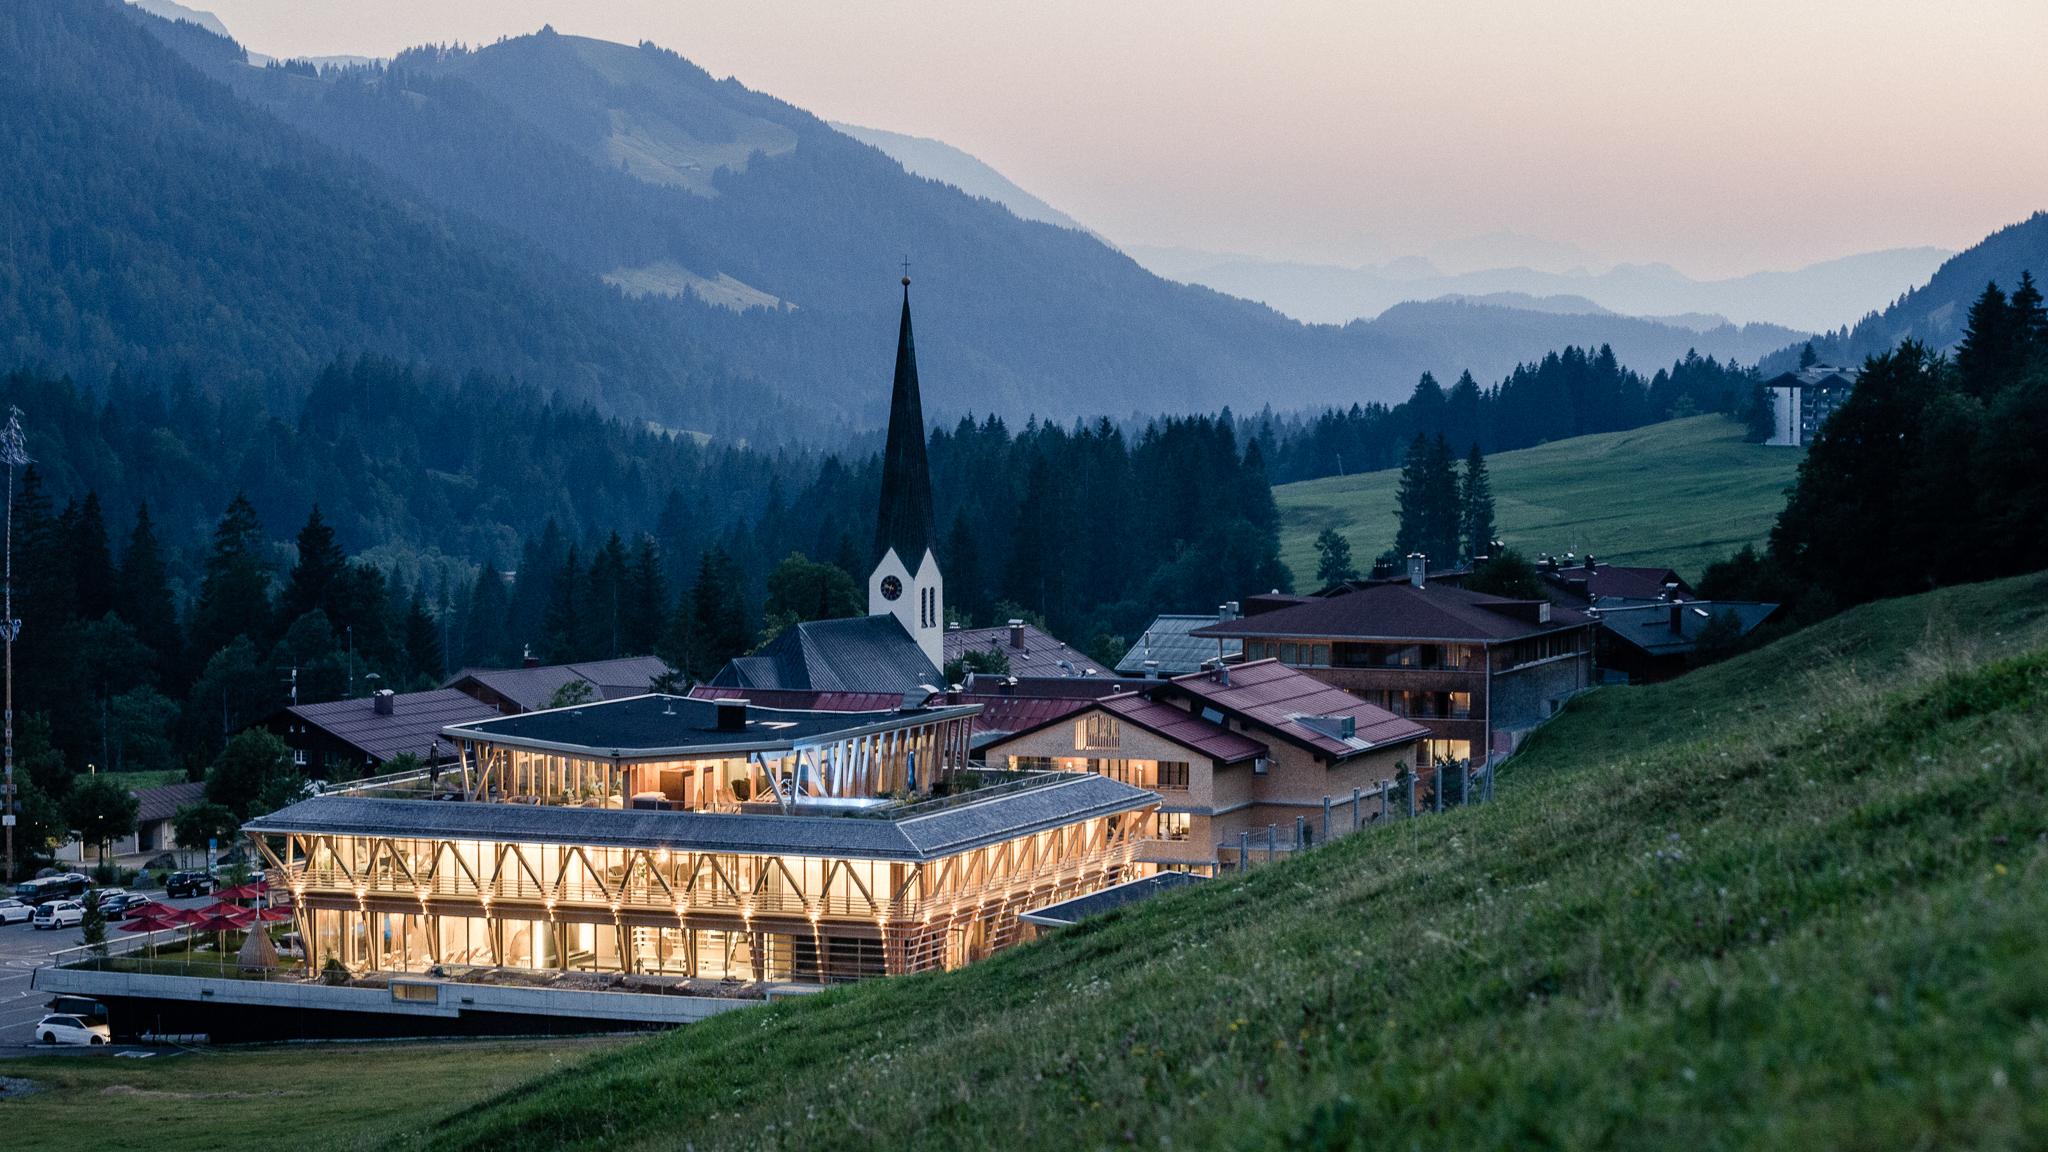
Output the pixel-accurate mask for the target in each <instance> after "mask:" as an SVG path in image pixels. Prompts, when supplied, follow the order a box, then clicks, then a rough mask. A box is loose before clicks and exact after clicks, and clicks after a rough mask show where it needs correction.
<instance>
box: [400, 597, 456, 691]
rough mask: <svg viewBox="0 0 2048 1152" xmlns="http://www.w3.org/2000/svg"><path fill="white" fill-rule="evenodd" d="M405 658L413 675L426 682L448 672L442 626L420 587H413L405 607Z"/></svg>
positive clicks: (437, 678) (438, 678)
mask: <svg viewBox="0 0 2048 1152" xmlns="http://www.w3.org/2000/svg"><path fill="white" fill-rule="evenodd" d="M405 662H406V665H407V668H408V670H409V671H410V672H411V673H412V675H413V678H414V679H416V680H422V681H425V682H427V683H438V682H439V681H440V679H441V677H443V676H445V675H447V674H448V669H447V667H446V665H445V662H444V661H443V660H442V654H441V626H440V624H439V622H437V621H436V620H435V619H434V615H433V613H431V612H429V611H427V605H426V600H425V597H424V596H423V595H422V592H421V590H420V589H419V588H418V587H415V588H414V589H413V593H412V600H411V602H410V603H408V604H407V605H406V608H405Z"/></svg>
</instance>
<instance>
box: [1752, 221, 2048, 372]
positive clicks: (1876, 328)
mask: <svg viewBox="0 0 2048 1152" xmlns="http://www.w3.org/2000/svg"><path fill="white" fill-rule="evenodd" d="M2022 272H2032V273H2033V274H2034V278H2035V279H2036V280H2048V212H2036V213H2034V214H2033V215H2032V216H2030V217H2028V218H2027V219H2025V220H2022V221H2021V222H2019V223H2017V224H2010V225H2007V226H2006V227H2004V228H2001V229H1999V230H1998V231H1996V232H1993V233H1992V234H1991V235H1989V236H1986V237H1985V238H1984V239H1982V240H1980V241H1978V242H1977V243H1975V244H1972V245H1971V246H1970V247H1968V248H1966V249H1964V250H1963V251H1961V252H1958V253H1956V254H1955V255H1954V256H1951V257H1950V258H1949V259H1947V260H1945V261H1943V262H1942V265H1941V267H1940V268H1938V269H1936V270H1935V273H1934V275H1933V277H1932V278H1931V279H1929V280H1928V281H1927V283H1926V284H1924V285H1921V286H1920V287H1918V288H1914V289H1912V290H1910V291H1908V292H1907V293H1905V294H1904V295H1903V296H1901V297H1899V298H1898V299H1897V300H1895V301H1893V302H1892V303H1891V305H1890V306H1889V307H1886V308H1885V309H1884V310H1883V311H1882V312H1871V313H1870V314H1868V315H1866V316H1864V317H1863V319H1862V320H1860V321H1858V322H1857V323H1856V325H1855V326H1854V327H1853V328H1849V329H1848V330H1847V331H1846V332H1842V331H1836V332H1832V333H1829V334H1827V335H1825V336H1823V337H1821V338H1818V339H1816V340H1814V342H1813V346H1814V351H1816V352H1818V353H1819V354H1820V357H1821V359H1822V360H1824V361H1826V362H1828V363H1831V364H1855V363H1859V362H1861V361H1862V360H1863V358H1864V357H1866V356H1870V355H1873V354H1875V353H1879V352H1883V351H1886V350H1888V349H1890V348H1891V347H1892V346H1893V345H1895V344H1897V343H1898V342H1899V341H1901V340H1905V339H1909V338H1910V339H1913V340H1918V341H1920V342H1921V343H1923V344H1926V345H1928V346H1930V347H1932V348H1933V349H1935V350H1936V351H1947V350H1949V349H1951V348H1953V347H1954V345H1955V343H1956V341H1958V340H1960V339H1962V336H1963V328H1964V326H1965V323H1966V322H1967V321H1968V319H1969V315H1970V304H1971V302H1972V301H1974V300H1976V298H1977V297H1978V296H1979V295H1980V294H1982V293H1983V291H1984V286H1985V285H1986V284H1990V283H1994V282H1996V283H1997V284H1998V285H1999V286H2000V287H2002V288H2004V289H2005V290H2006V291H2008V292H2010V291H2012V289H2013V287H2014V285H2016V284H2018V283H2019V279H2020V273H2022ZM1845 315H1846V314H1845ZM1822 327H1823V328H1825V327H1826V326H1825V325H1823V326H1822ZM1798 355H1799V349H1798V348H1797V347H1792V348H1787V349H1785V350H1783V351H1782V352H1780V353H1779V354H1777V355H1775V356H1772V357H1770V358H1768V359H1767V360H1766V361H1765V362H1764V367H1765V368H1766V370H1769V371H1778V370H1781V369H1785V368H1790V367H1792V366H1793V365H1794V364H1796V363H1797V362H1798Z"/></svg>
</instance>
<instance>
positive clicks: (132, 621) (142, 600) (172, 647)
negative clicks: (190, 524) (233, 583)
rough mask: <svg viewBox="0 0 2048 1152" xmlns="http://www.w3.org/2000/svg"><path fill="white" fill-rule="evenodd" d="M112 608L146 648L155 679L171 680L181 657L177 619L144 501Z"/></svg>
mask: <svg viewBox="0 0 2048 1152" xmlns="http://www.w3.org/2000/svg"><path fill="white" fill-rule="evenodd" d="M114 611H115V612H116V613H117V614H119V615H120V617H121V619H123V620H126V621H127V622H128V625H129V626H130V627H132V628H134V629H135V634H136V636H137V637H138V638H140V639H141V641H142V642H143V643H144V644H145V645H147V646H148V647H149V650H150V652H151V655H152V659H153V662H154V664H155V669H156V673H157V676H158V678H159V681H160V682H162V683H165V684H170V683H172V682H173V679H174V675H175V673H176V671H177V669H178V668H179V667H180V657H181V652H180V640H179V636H178V618H177V612H176V609H175V608H174V607H173V605H172V600H171V584H170V575H169V571H168V569H167V568H166V566H165V564H164V553H163V546H162V545H161V544H159V543H158V542H157V538H156V525H155V524H153V523H151V522H150V518H149V505H148V504H144V505H142V507H141V508H139V509H137V510H136V512H135V528H134V530H133V531H131V532H130V533H129V534H128V549H127V551H126V552H125V553H123V554H122V556H121V573H120V577H119V579H118V580H117V581H116V583H115V587H114Z"/></svg>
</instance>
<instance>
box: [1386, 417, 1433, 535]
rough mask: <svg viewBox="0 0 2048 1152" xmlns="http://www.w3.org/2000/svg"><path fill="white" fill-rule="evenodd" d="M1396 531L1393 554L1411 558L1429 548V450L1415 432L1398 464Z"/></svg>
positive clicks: (1395, 491) (1420, 434)
mask: <svg viewBox="0 0 2048 1152" xmlns="http://www.w3.org/2000/svg"><path fill="white" fill-rule="evenodd" d="M1394 502H1395V507H1396V509H1397V511H1398V513H1399V516H1400V525H1401V526H1400V528H1399V530H1398V531H1396V532H1395V534H1394V551H1395V552H1397V553H1399V554H1400V555H1402V556H1412V555H1414V554H1415V553H1417V552H1422V551H1425V550H1427V549H1428V548H1429V546H1430V537H1431V534H1432V525H1431V524H1430V449H1429V438H1428V437H1427V436H1424V435H1423V434H1422V433H1420V432H1417V433H1416V434H1415V439H1413V440H1411V441H1409V442H1408V455H1407V456H1406V457H1405V458H1404V459H1403V460H1402V461H1401V482H1400V485H1399V487H1397V488H1396V489H1395V490H1394Z"/></svg>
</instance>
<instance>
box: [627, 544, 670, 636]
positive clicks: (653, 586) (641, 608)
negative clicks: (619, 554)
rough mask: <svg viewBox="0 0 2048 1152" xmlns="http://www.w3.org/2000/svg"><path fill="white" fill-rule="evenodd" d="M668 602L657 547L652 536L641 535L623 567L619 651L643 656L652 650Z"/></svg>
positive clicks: (664, 578)
mask: <svg viewBox="0 0 2048 1152" xmlns="http://www.w3.org/2000/svg"><path fill="white" fill-rule="evenodd" d="M668 605H669V591H668V577H667V576H666V575H665V574H664V573H663V570H662V563H661V551H660V549H659V548H658V547H657V546H656V545H655V543H654V538H653V537H652V536H644V535H643V536H641V537H640V542H639V543H638V544H636V545H634V548H633V560H632V563H631V565H630V566H629V567H628V568H627V570H626V578H625V595H624V604H623V607H622V608H621V609H620V612H621V616H620V620H621V623H620V640H619V643H620V645H621V648H620V650H621V652H623V653H626V654H629V655H634V656H644V655H646V654H648V653H650V652H652V651H654V648H655V645H656V644H658V643H660V641H661V632H662V626H663V625H664V624H666V623H667V616H668Z"/></svg>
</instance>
